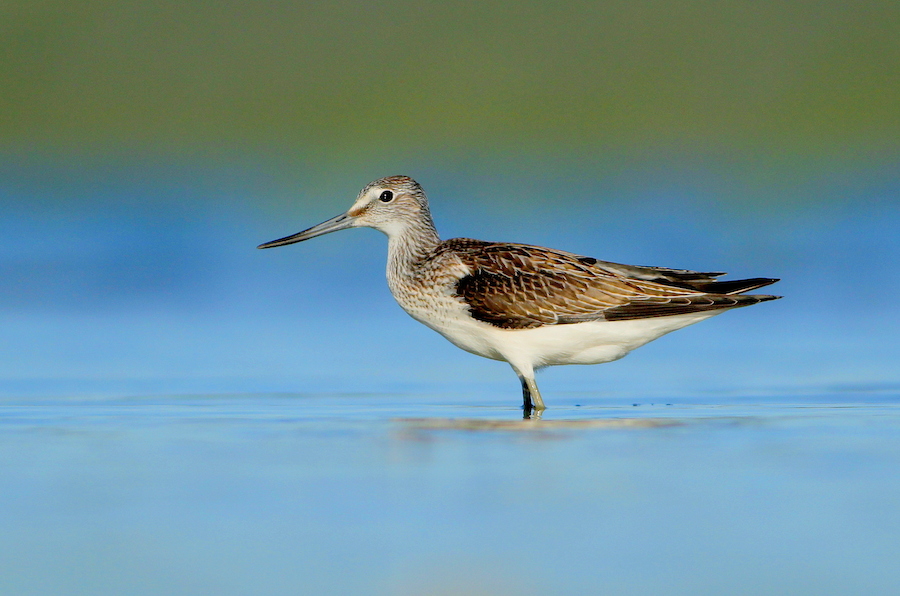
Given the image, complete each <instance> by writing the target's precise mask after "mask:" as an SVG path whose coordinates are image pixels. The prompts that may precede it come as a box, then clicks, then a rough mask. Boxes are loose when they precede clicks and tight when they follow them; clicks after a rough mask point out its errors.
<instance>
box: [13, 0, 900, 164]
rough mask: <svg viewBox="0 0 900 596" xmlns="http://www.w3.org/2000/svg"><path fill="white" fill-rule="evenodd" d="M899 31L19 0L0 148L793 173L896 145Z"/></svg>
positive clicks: (614, 13)
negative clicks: (629, 156)
mask: <svg viewBox="0 0 900 596" xmlns="http://www.w3.org/2000/svg"><path fill="white" fill-rule="evenodd" d="M898 25H900V6H898V4H897V3H896V2H890V1H886V0H885V1H867V2H821V1H820V2H807V1H797V2H789V3H785V2H750V1H722V0H719V1H694V2H646V1H628V2H625V1H616V2H567V3H559V4H556V3H548V2H478V3H473V2H402V1H393V2H375V3H365V2H327V3H325V2H323V3H307V2H287V1H281V2H273V1H262V2H233V1H224V2H196V1H195V2H174V1H173V2H159V1H157V2H123V1H118V2H115V1H107V2H103V1H100V2H98V1H88V2H78V3H71V2H61V1H32V2H10V1H6V2H3V3H2V4H0V56H2V61H0V89H2V93H0V142H2V143H3V146H5V147H6V148H7V150H9V151H13V152H18V151H38V152H51V153H55V154H62V155H78V156H97V155H110V154H112V155H121V154H122V153H123V152H125V153H139V154H151V155H172V154H190V155H196V154H198V153H199V154H205V153H210V152H212V153H218V152H226V153H237V154H245V153H248V152H258V151H263V152H278V153H280V154H282V155H289V156H291V158H292V159H297V160H304V161H305V160H309V161H311V162H313V163H315V164H317V165H321V166H325V167H328V168H334V169H335V171H345V170H346V168H347V161H348V160H350V161H351V162H355V163H359V162H364V163H369V162H371V161H372V160H387V159H389V158H392V157H393V158H397V157H398V156H410V155H416V154H418V153H420V152H422V151H425V152H429V153H446V154H449V155H471V154H476V155H479V156H494V155H496V154H498V153H504V154H505V153H512V154H520V153H524V154H527V155H531V156H539V159H540V161H543V160H545V159H549V160H550V161H551V162H553V161H557V160H558V161H562V162H565V161H566V159H567V158H568V157H569V156H571V155H579V156H582V158H584V156H587V155H590V156H597V155H603V154H606V153H608V152H637V153H640V154H643V153H645V152H647V151H648V150H662V151H672V152H677V153H683V152H690V153H696V154H698V155H709V154H714V155H722V154H725V155H727V156H730V159H733V160H737V161H747V162H748V163H749V164H750V165H747V166H746V169H748V170H749V169H756V168H758V167H759V161H761V162H762V163H763V164H764V165H765V166H766V167H767V168H768V167H774V168H775V172H776V173H777V172H779V171H781V173H782V174H783V175H784V172H783V168H785V167H786V166H785V162H788V164H790V165H793V164H796V163H800V164H806V165H808V166H813V165H814V164H815V163H817V162H818V160H823V159H847V160H849V161H850V162H851V163H852V164H853V165H859V163H860V162H869V161H870V160H877V161H880V160H889V159H892V158H893V157H894V156H895V155H896V150H897V144H898V141H897V139H898V137H900V110H898V108H897V106H898V100H900V93H898V92H900V36H898V35H897V30H898ZM336 162H337V165H336ZM811 162H812V163H811ZM357 167H359V166H357Z"/></svg>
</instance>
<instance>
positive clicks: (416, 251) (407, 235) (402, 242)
mask: <svg viewBox="0 0 900 596" xmlns="http://www.w3.org/2000/svg"><path fill="white" fill-rule="evenodd" d="M440 242H441V239H440V237H439V236H438V233H437V230H436V229H435V228H434V222H432V220H431V215H430V214H429V213H427V212H426V213H425V214H423V216H422V217H421V218H418V219H416V220H415V221H411V222H409V223H408V224H407V225H406V226H404V228H403V229H402V230H400V231H398V232H396V233H394V234H390V235H389V236H388V262H387V276H388V281H391V282H395V281H400V279H399V278H409V277H412V276H414V275H415V271H416V268H417V266H418V265H419V264H421V263H422V262H423V261H425V260H426V259H427V258H428V257H429V256H430V255H432V254H433V253H434V249H435V248H436V247H437V245H438V244H440ZM392 285H393V283H392Z"/></svg>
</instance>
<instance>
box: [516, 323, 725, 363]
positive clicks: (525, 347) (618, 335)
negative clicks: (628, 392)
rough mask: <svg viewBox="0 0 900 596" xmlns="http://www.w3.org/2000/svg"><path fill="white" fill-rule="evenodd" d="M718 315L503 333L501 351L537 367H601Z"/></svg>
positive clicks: (549, 326) (575, 325)
mask: <svg viewBox="0 0 900 596" xmlns="http://www.w3.org/2000/svg"><path fill="white" fill-rule="evenodd" d="M719 312H721V311H711V312H704V313H697V314H693V313H692V314H689V315H678V316H673V317H655V318H649V319H637V320H633V321H592V322H587V323H574V324H569V325H545V326H543V327H538V328H536V329H521V330H500V332H501V333H506V334H508V337H506V338H504V339H502V340H501V341H502V343H503V344H504V347H503V348H502V352H503V353H504V354H505V357H504V359H506V360H509V359H517V360H527V361H530V362H531V364H532V366H534V367H535V368H540V367H544V366H554V365H559V364H601V363H603V362H611V361H613V360H618V359H619V358H622V357H623V356H625V355H626V354H628V352H630V351H631V350H634V349H635V348H638V347H640V346H642V345H644V344H645V343H647V342H650V341H653V340H654V339H657V338H658V337H660V336H662V335H665V334H666V333H669V332H671V331H675V330H676V329H681V328H682V327H686V326H687V325H691V324H693V323H696V322H698V321H702V320H703V319H707V318H709V317H711V316H714V315H715V314H718V313H719Z"/></svg>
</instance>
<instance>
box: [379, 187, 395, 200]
mask: <svg viewBox="0 0 900 596" xmlns="http://www.w3.org/2000/svg"><path fill="white" fill-rule="evenodd" d="M393 198H394V193H392V192H391V191H389V190H386V191H384V192H383V193H381V196H380V197H378V200H379V201H381V202H382V203H390V202H391V201H392V200H393Z"/></svg>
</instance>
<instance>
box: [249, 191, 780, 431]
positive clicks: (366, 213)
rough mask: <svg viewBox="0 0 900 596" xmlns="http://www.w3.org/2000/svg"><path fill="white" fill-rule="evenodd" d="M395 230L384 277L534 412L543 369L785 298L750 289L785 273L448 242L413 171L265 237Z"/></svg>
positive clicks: (420, 316) (606, 355) (597, 358)
mask: <svg viewBox="0 0 900 596" xmlns="http://www.w3.org/2000/svg"><path fill="white" fill-rule="evenodd" d="M358 227H368V228H374V229H376V230H379V231H381V232H383V233H384V234H386V235H387V238H388V250H387V282H388V287H389V288H390V291H391V294H393V296H394V298H395V299H396V301H397V302H398V303H399V305H400V306H401V307H402V308H403V310H405V311H406V312H407V313H408V314H409V315H410V316H412V318H413V319H415V320H417V321H419V322H420V323H423V324H425V325H426V326H427V327H430V328H431V329H433V330H434V331H437V332H438V333H440V334H441V335H442V336H444V337H445V338H446V339H448V340H449V341H450V342H451V343H453V344H454V345H456V346H457V347H459V348H462V349H463V350H465V351H467V352H471V353H473V354H477V355H478V356H483V357H485V358H490V359H493V360H500V361H505V362H507V363H509V365H510V366H511V367H512V368H513V370H514V371H515V373H516V375H518V377H519V381H520V383H521V386H522V409H523V411H524V417H525V418H540V416H541V414H542V413H543V411H544V409H545V408H546V406H545V405H544V400H543V398H542V396H541V392H540V391H539V389H538V386H537V382H536V381H535V373H536V371H538V370H539V369H541V368H544V367H547V366H555V365H563V364H600V363H604V362H611V361H613V360H618V359H619V358H622V357H623V356H625V355H626V354H628V353H629V352H631V351H632V350H634V349H635V348H638V347H640V346H642V345H644V344H646V343H648V342H650V341H652V340H654V339H657V338H659V337H661V336H662V335H665V334H667V333H669V332H671V331H675V330H677V329H681V328H682V327H686V326H687V325H692V324H694V323H697V322H699V321H702V320H704V319H708V318H710V317H712V316H715V315H718V314H721V313H723V312H725V311H726V310H732V309H734V308H741V307H744V306H750V305H752V304H757V303H760V302H766V301H769V300H775V299H777V298H781V296H771V295H762V294H745V293H744V292H748V291H751V290H755V289H757V288H761V287H763V286H767V285H769V284H773V283H775V282H777V281H779V280H778V279H773V278H762V277H759V278H752V279H741V280H732V281H719V280H717V278H718V277H721V276H722V275H725V273H723V272H699V271H691V270H687V269H670V268H666V267H646V266H635V265H623V264H620V263H613V262H609V261H601V260H599V259H596V258H594V257H589V256H582V255H578V254H574V253H570V252H565V251H562V250H554V249H550V248H544V247H541V246H533V245H529V244H517V243H511V242H485V241H481V240H473V239H471V238H453V239H450V240H443V241H442V240H441V239H440V237H439V236H438V232H437V229H436V228H435V225H434V221H433V220H432V216H431V211H430V209H429V206H428V198H427V197H426V195H425V191H424V190H423V188H422V186H421V185H419V183H418V182H416V181H415V180H413V179H412V178H410V177H409V176H387V177H384V178H379V179H377V180H374V181H373V182H370V183H369V184H367V185H366V186H365V187H363V189H362V190H361V191H360V192H359V194H358V195H357V198H356V201H355V202H354V203H353V205H352V206H351V207H350V209H348V210H347V211H346V212H345V213H342V214H340V215H337V216H335V217H333V218H331V219H329V220H327V221H324V222H322V223H320V224H318V225H315V226H313V227H311V228H308V229H306V230H304V231H302V232H298V233H296V234H292V235H290V236H286V237H284V238H279V239H277V240H272V241H271V242H266V243H263V244H260V245H259V246H258V247H257V248H261V249H266V248H273V247H276V246H285V245H288V244H294V243H296V242H302V241H304V240H309V239H311V238H315V237H317V236H321V235H323V234H328V233H331V232H336V231H338V230H345V229H348V228H358Z"/></svg>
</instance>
